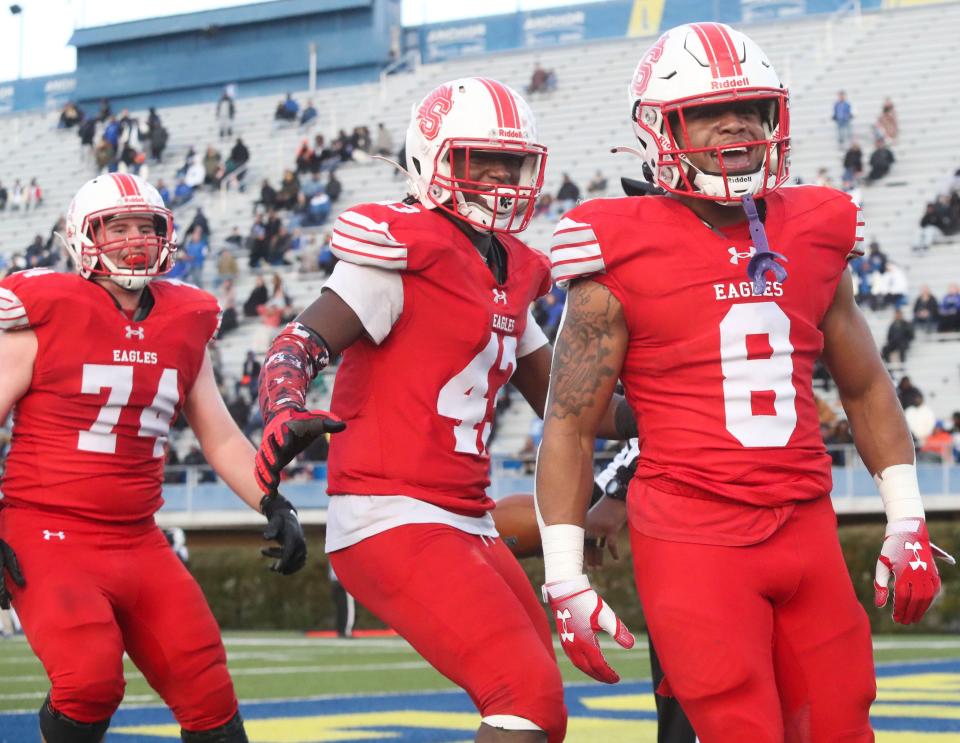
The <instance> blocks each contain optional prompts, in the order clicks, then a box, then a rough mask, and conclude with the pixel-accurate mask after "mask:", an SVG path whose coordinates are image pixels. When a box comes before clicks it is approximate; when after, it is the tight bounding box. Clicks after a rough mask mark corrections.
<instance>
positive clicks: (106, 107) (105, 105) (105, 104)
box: [97, 98, 113, 121]
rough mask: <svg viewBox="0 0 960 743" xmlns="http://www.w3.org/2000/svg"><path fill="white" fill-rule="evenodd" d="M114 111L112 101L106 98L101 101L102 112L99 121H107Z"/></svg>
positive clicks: (98, 116) (98, 115) (99, 114)
mask: <svg viewBox="0 0 960 743" xmlns="http://www.w3.org/2000/svg"><path fill="white" fill-rule="evenodd" d="M112 113H113V111H112V110H111V109H110V101H108V100H107V99H106V98H101V99H100V111H99V113H98V114H97V120H98V121H107V120H108V119H109V118H110V116H111V115H112Z"/></svg>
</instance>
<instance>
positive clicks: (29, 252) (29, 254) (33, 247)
mask: <svg viewBox="0 0 960 743" xmlns="http://www.w3.org/2000/svg"><path fill="white" fill-rule="evenodd" d="M25 255H26V259H27V266H28V267H29V268H42V267H43V259H44V258H45V257H46V248H44V245H43V235H35V236H34V238H33V242H32V243H30V244H29V245H28V246H27V249H26V252H25Z"/></svg>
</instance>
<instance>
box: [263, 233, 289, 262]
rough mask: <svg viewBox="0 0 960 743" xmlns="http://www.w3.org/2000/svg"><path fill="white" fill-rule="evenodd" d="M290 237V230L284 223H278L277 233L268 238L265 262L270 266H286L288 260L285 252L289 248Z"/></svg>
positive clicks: (287, 251)
mask: <svg viewBox="0 0 960 743" xmlns="http://www.w3.org/2000/svg"><path fill="white" fill-rule="evenodd" d="M291 242H292V238H291V235H290V232H289V231H288V230H287V228H286V227H285V226H284V225H282V224H281V225H280V229H279V230H277V234H276V235H274V236H273V239H271V240H270V245H269V247H268V248H267V262H268V263H269V264H270V265H271V266H287V265H290V262H289V261H288V260H287V253H289V252H290V250H291Z"/></svg>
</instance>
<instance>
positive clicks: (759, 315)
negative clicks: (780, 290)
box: [720, 302, 797, 447]
mask: <svg viewBox="0 0 960 743" xmlns="http://www.w3.org/2000/svg"><path fill="white" fill-rule="evenodd" d="M751 336H754V337H756V338H757V340H758V341H759V343H758V344H757V345H761V344H762V345H763V346H769V349H767V348H763V349H762V350H761V351H760V352H758V353H756V354H755V355H754V354H751V349H750V344H749V342H748V339H749V338H750V337H751ZM792 354H793V345H792V344H791V343H790V318H789V317H787V316H786V314H785V313H784V311H783V310H781V309H780V308H779V307H778V306H777V305H776V303H774V302H759V303H756V304H735V305H733V306H732V307H731V308H730V311H729V312H727V314H726V315H725V316H724V318H723V320H721V321H720V365H721V369H722V371H723V405H724V412H725V413H726V419H727V430H728V431H729V432H730V433H731V434H732V435H733V437H734V438H735V439H736V440H737V441H739V442H740V443H741V444H742V445H743V446H746V447H764V446H786V445H787V442H789V441H790V437H791V436H793V432H794V430H795V429H796V427H797V406H796V398H797V391H796V389H795V388H794V386H793V355H792ZM771 398H772V399H771ZM756 407H759V408H760V410H759V411H758V410H757V409H756Z"/></svg>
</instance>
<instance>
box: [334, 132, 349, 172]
mask: <svg viewBox="0 0 960 743" xmlns="http://www.w3.org/2000/svg"><path fill="white" fill-rule="evenodd" d="M332 149H333V154H334V156H335V157H336V158H339V160H340V162H342V163H345V162H347V161H348V160H352V159H353V145H352V144H351V141H350V137H349V136H348V135H347V132H346V131H345V130H344V129H341V130H340V133H339V134H337V138H336V140H335V141H334V143H333V148H332ZM330 167H334V168H335V167H336V165H335V164H334V165H331V166H330Z"/></svg>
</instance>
